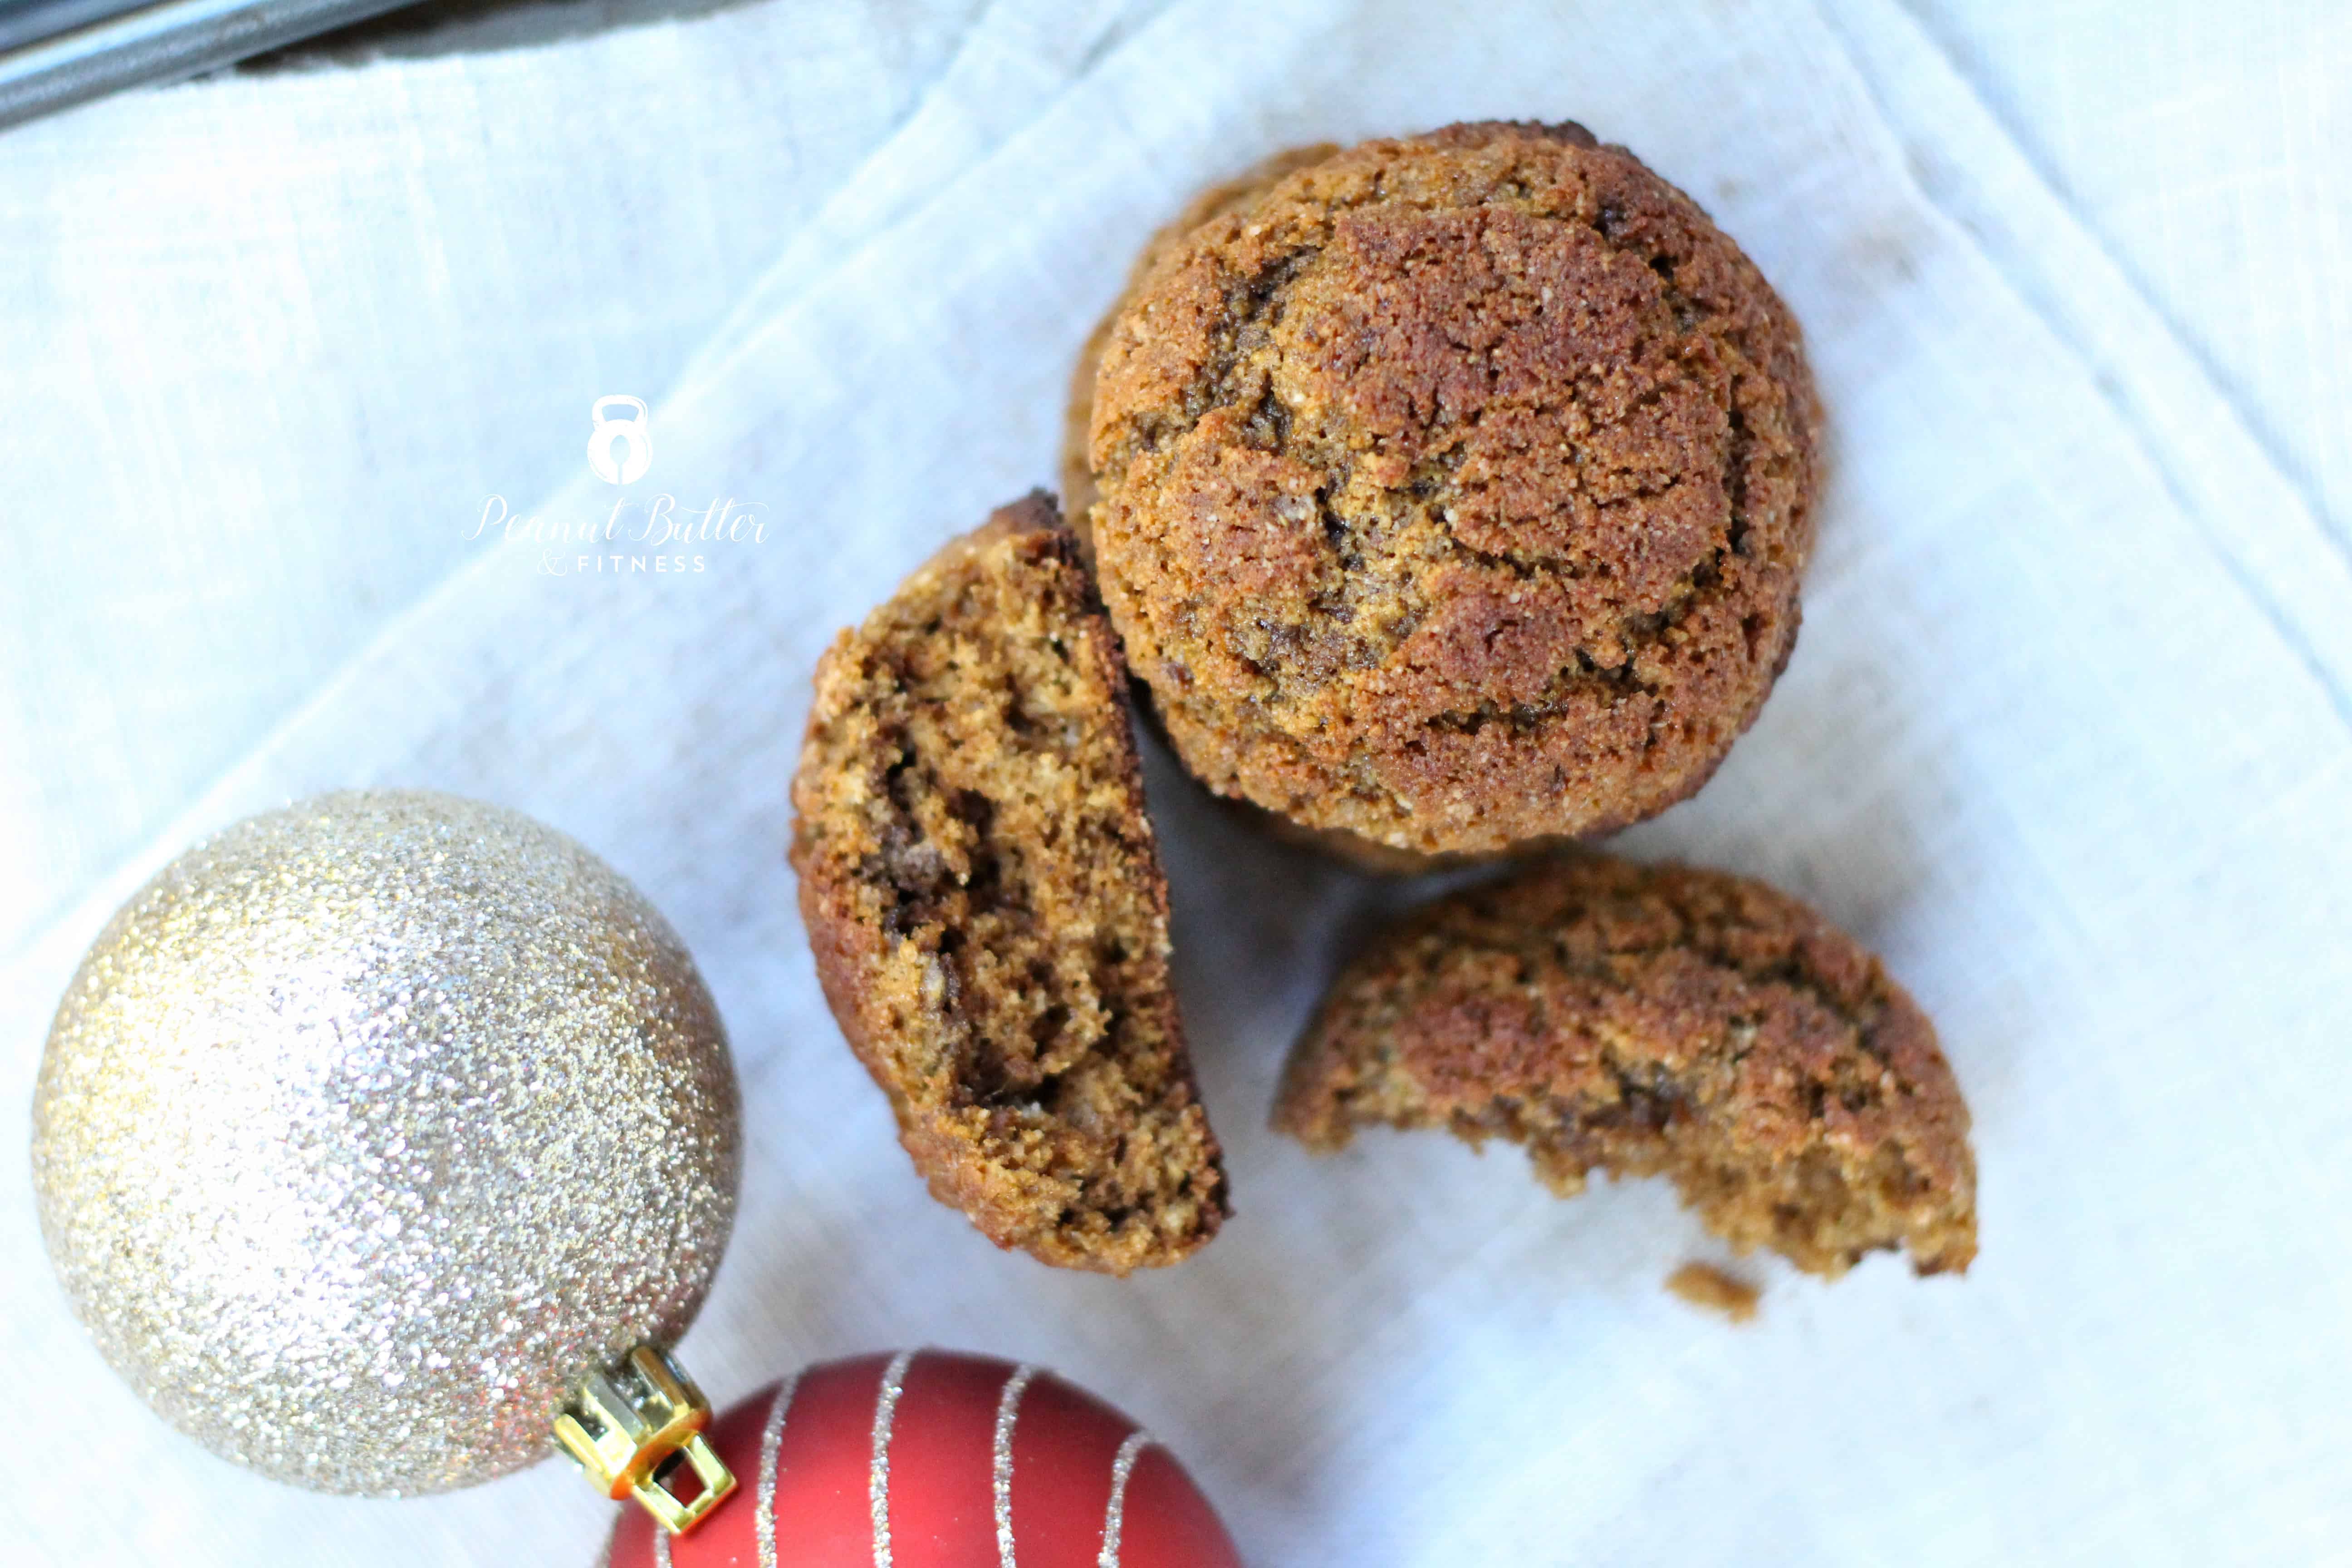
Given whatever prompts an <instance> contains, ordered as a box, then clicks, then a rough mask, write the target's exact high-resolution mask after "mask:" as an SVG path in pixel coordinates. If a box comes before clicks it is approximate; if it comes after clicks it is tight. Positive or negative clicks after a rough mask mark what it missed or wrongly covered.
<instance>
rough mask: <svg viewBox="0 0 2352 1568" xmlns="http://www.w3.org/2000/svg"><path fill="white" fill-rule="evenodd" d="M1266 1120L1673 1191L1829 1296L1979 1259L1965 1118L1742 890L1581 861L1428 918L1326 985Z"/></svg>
mask: <svg viewBox="0 0 2352 1568" xmlns="http://www.w3.org/2000/svg"><path fill="white" fill-rule="evenodd" d="M1275 1123H1276V1126H1277V1127H1278V1128H1280V1129H1282V1130H1283V1131H1288V1132H1290V1133H1292V1134H1293V1135H1295V1136H1297V1138H1299V1139H1301V1140H1303V1141H1304V1142H1307V1144H1308V1145H1309V1146H1311V1147H1314V1148H1317V1149H1324V1150H1329V1149H1336V1148H1338V1147H1339V1146H1341V1145H1343V1144H1345V1143H1346V1142H1348V1141H1349V1136H1350V1135H1351V1133H1352V1132H1353V1131H1354V1129H1355V1128H1357V1127H1359V1126H1362V1125H1366V1124H1370V1123H1385V1124H1388V1125H1391V1126H1396V1127H1408V1128H1409V1127H1444V1128H1447V1129H1449V1130H1451V1131H1454V1132H1456V1133H1458V1134H1460V1135H1462V1136H1464V1137H1465V1138H1468V1139H1471V1140H1473V1141H1474V1142H1475V1141H1480V1140H1483V1139H1486V1138H1488V1137H1501V1138H1507V1139H1510V1140H1512V1141H1513V1142H1520V1143H1524V1144H1526V1145H1527V1146H1528V1152H1529V1154H1530V1156H1531V1157H1532V1159H1533V1161H1534V1163H1535V1166H1536V1169H1537V1172H1538V1173H1539V1174H1540V1175H1541V1176H1542V1177H1543V1179H1544V1180H1545V1181H1546V1182H1547V1183H1548V1184H1549V1185H1550V1186H1551V1187H1552V1189H1553V1190H1554V1191H1556V1192H1558V1193H1559V1194H1560V1195H1561V1196H1563V1197H1565V1196H1569V1195H1570V1194H1575V1193H1577V1192H1580V1191H1581V1190H1582V1189H1583V1186H1584V1183H1585V1179H1586V1177H1587V1175H1588V1174H1589V1173H1591V1172H1592V1171H1594V1170H1602V1171H1606V1172H1609V1173H1612V1174H1614V1175H1622V1176H1646V1175H1666V1176H1669V1177H1671V1178H1673V1180H1674V1181H1675V1184H1676V1185H1677V1186H1678V1187H1679V1188H1680V1189H1681V1192H1682V1196H1683V1200H1684V1202H1685V1203H1686V1204H1688V1205H1690V1206H1691V1207H1692V1208H1694V1209H1696V1211H1697V1212H1698V1214H1699V1216H1700V1218H1701V1219H1702V1220H1703V1221H1704V1222H1705V1223H1706V1226H1707V1227H1708V1228H1709V1229H1710V1230H1713V1231H1714V1232H1715V1233H1716V1234H1717V1235H1718V1236H1721V1237H1724V1238H1725V1239H1726V1240H1727V1241H1729V1242H1730V1243H1731V1244H1732V1245H1733V1246H1734V1247H1737V1248H1738V1249H1739V1250H1740V1251H1742V1252H1746V1251H1748V1250H1749V1249H1751V1248H1754V1247H1771V1248H1773V1249H1774V1250H1776V1251H1778V1252H1780V1253H1781V1254H1783V1255H1784V1256H1786V1257H1787V1258H1790V1260H1791V1261H1792V1262H1794V1263H1796V1264H1797V1265H1798V1267H1800V1268H1805V1269H1809V1270H1811V1271H1812V1272H1813V1273H1816V1274H1822V1275H1829V1276H1832V1277H1833V1276H1836V1275H1839V1274H1842V1273H1843V1272H1844V1271H1845V1270H1846V1269H1847V1268H1851V1267H1853V1264H1855V1263H1856V1262H1858V1261H1859V1260H1861V1259H1862V1258H1864V1257H1865V1256H1866V1255H1868V1254H1870V1253H1872V1252H1875V1251H1880V1250H1883V1249H1890V1248H1898V1247H1899V1248H1904V1249H1907V1250H1908V1252H1909V1253H1910V1257H1911V1262H1912V1266H1913V1268H1916V1270H1917V1271H1918V1272H1919V1273H1922V1274H1935V1273H1941V1272H1945V1271H1947V1270H1951V1271H1958V1270H1962V1269H1965V1268H1967V1267H1968V1265H1969V1259H1970V1258H1974V1257H1975V1256H1976V1247H1977V1237H1976V1161H1975V1157H1974V1155H1973V1154H1972V1153H1971V1152H1970V1151H1969V1141H1968V1133H1969V1112H1968V1107H1967V1105H1966V1103H1965V1102H1963V1100H1961V1098H1960V1092H1959V1088H1958V1085H1957V1084H1956V1083H1955V1082H1954V1081H1953V1078H1952V1071H1951V1068H1950V1067H1949V1066H1948V1064H1947V1063H1946V1062H1945V1060H1944V1057H1943V1053H1942V1052H1941V1051H1940V1050H1939V1049H1938V1048H1937V1044H1936V1032H1935V1027H1934V1026H1933V1025H1931V1024H1930V1023H1929V1022H1928V1021H1927V1016H1926V1015H1925V1014H1923V1013H1921V1012H1920V1010H1919V1008H1918V1007H1917V1005H1916V1004H1914V1003H1913V1002H1912V1000H1911V998H1910V997H1909V996H1908V995H1907V994H1905V992H1904V990H1903V988H1902V987H1901V986H1899V985H1897V984H1895V982H1894V981H1893V980H1892V979H1890V978H1889V977H1888V976H1887V973H1886V972H1885V968H1884V967H1883V966H1882V965H1881V964H1880V963H1879V962H1878V960H1877V959H1876V958H1874V957H1873V956H1872V955H1871V954H1870V953H1869V952H1866V951H1864V949H1863V948H1862V947H1861V946H1860V945H1859V944H1858V943H1856V942H1854V941H1853V939H1852V938H1851V937H1848V936H1846V935H1845V934H1844V933H1843V932H1842V931H1838V930H1836V929H1835V928H1833V927H1832V926H1831V925H1830V924H1829V923H1828V922H1827V921H1824V920H1822V918H1821V917H1820V916H1819V915H1817V914H1815V913H1814V912H1813V911H1812V910H1810V909H1807V908H1806V907H1805V906H1804V905H1802V904H1800V903H1799V902H1797V901H1796V900H1793V899H1790V898H1788V897H1786V896H1784V895H1782V894H1780V893H1778V892H1776V891H1774V890H1773V889H1770V888H1768V887H1765V886H1764V885H1763V884H1761V883H1759V882H1753V881H1749V880H1747V879H1743V878H1738V877H1731V876H1727V875H1724V874H1721V873H1719V872H1712V871H1702V870H1692V869H1688V868H1683V867H1676V866H1660V867H1646V866H1638V865H1634V864H1632V863H1630V862H1627V861H1623V860H1617V859H1612V858H1607V857H1603V856H1600V855H1591V854H1579V855H1573V856H1570V857H1566V858H1559V859H1556V860H1552V861H1548V862H1542V863H1538V865H1536V866H1534V867H1533V868H1530V869H1528V870H1527V871H1525V872H1522V873H1520V874H1517V875H1515V876H1512V877H1509V878H1507V879H1502V880H1499V881H1495V882H1490V883H1486V884H1485V885H1482V886H1478V887H1474V888H1471V889H1467V890H1465V891H1462V892H1459V893H1456V894H1454V895H1453V896H1451V897H1448V898H1444V899H1441V900H1437V901H1436V902H1434V903H1433V904H1431V905H1429V906H1427V907H1425V908H1424V909H1423V910H1419V911H1417V912H1416V913H1415V914H1413V915H1412V916H1411V917H1409V918H1407V919H1406V920H1405V921H1403V922H1402V923H1401V924H1400V925H1398V926H1397V927H1395V928H1393V929H1392V930H1391V931H1389V932H1387V933H1386V934H1385V935H1383V936H1382V937H1381V939H1379V940H1378V941H1377V942H1375V943H1374V945H1373V946H1372V947H1371V949H1370V951H1368V952H1365V953H1364V954H1362V955H1361V956H1360V957H1359V958H1358V959H1357V960H1356V961H1355V962H1354V963H1352V964H1350V965H1349V967H1348V969H1347V970H1346V972H1345V973H1342V974H1341V975H1340V977H1339V982H1338V983H1337V984H1335V985H1334V986H1333V988H1332V990H1331V992H1330V994H1329V995H1328V997H1326V999H1325V1001H1324V1004H1323V1007H1322V1010H1321V1013H1320V1014H1319V1016H1318V1017H1317V1019H1316V1020H1315V1022H1314V1024H1313V1025H1312V1026H1310V1027H1309V1029H1308V1031H1307V1035H1306V1037H1304V1038H1303V1039H1302V1040H1301V1042H1300V1043H1299V1045H1298V1047H1297V1050H1296V1051H1295V1052H1294V1053H1293V1055H1292V1057H1291V1060H1290V1063H1289V1066H1288V1068H1287V1069H1286V1076H1285V1080H1284V1085H1283V1089H1282V1094H1281V1098H1280V1100H1279V1101H1278V1103H1277V1105H1276V1111H1275Z"/></svg>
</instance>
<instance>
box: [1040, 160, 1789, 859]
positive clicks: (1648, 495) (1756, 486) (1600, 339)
mask: <svg viewBox="0 0 2352 1568" xmlns="http://www.w3.org/2000/svg"><path fill="white" fill-rule="evenodd" d="M1318 151H1319V150H1310V152H1309V153H1305V154H1301V155H1299V156H1298V158H1297V164H1298V166H1286V164H1284V163H1276V164H1274V165H1270V166H1269V167H1268V168H1267V169H1266V170H1265V171H1261V172H1260V174H1257V175H1255V176H1253V177H1249V178H1245V179H1244V180H1243V181H1240V182H1236V183H1235V184H1233V185H1230V186H1227V187H1223V188H1221V189H1220V190H1217V191H1213V192H1212V193H1210V194H1209V195H1208V196H1206V197H1204V198H1202V203H1201V204H1198V205H1196V208H1195V209H1194V213H1193V214H1188V216H1198V221H1197V222H1195V223H1194V225H1193V226H1192V228H1191V229H1190V230H1189V231H1187V232H1185V233H1183V234H1182V235H1181V236H1176V237H1170V236H1168V235H1163V236H1162V237H1160V239H1158V240H1155V241H1154V243H1153V244H1152V246H1151V247H1149V248H1148V249H1147V251H1146V254H1145V256H1144V258H1143V261H1142V263H1141V265H1140V268H1139V276H1138V277H1137V279H1135V281H1134V282H1133V284H1132V285H1131V287H1130V289H1129V293H1128V296H1127V297H1126V299H1125V300H1123V301H1122V303H1121V305H1120V307H1119V308H1118V310H1117V311H1116V312H1115V315H1114V317H1113V319H1112V321H1110V323H1109V325H1108V329H1107V330H1106V331H1103V332H1101V333H1100V334H1098V338H1097V342H1096V343H1094V344H1091V345H1089V354H1090V355H1093V354H1098V364H1097V369H1096V371H1095V374H1093V376H1092V377H1091V378H1090V384H1088V378H1086V377H1085V375H1084V372H1083V370H1082V371H1081V384H1080V385H1079V386H1078V387H1077V388H1076V394H1077V395H1076V397H1075V398H1074V404H1083V405H1085V408H1084V416H1085V418H1086V421H1087V431H1088V436H1087V475H1086V477H1085V479H1078V478H1076V477H1075V476H1073V477H1072V478H1070V479H1067V480H1066V483H1067V484H1068V486H1069V489H1071V491H1072V492H1073V494H1074V495H1076V496H1081V497H1084V496H1087V495H1089V494H1091V496H1092V498H1093V499H1092V503H1091V506H1090V509H1089V516H1088V520H1087V521H1088V523H1089V525H1090V527H1091V531H1092V542H1093V547H1094V550H1095V552H1096V557H1097V565H1098V569H1099V572H1100V575H1101V581H1102V591H1103V595H1104V598H1105V601H1106V603H1107V605H1108V608H1109V611H1110V614H1111V616H1112V619H1113V621H1114V623H1115V624H1116V625H1117V626H1118V630H1119V633H1120V635H1121V636H1122V637H1124V638H1125V639H1126V643H1127V649H1128V653H1129V659H1130V662H1131V664H1132V667H1133V669H1134V672H1135V674H1136V676H1137V678H1138V679H1139V680H1141V681H1143V682H1145V683H1147V684H1148V686H1149V688H1150V699H1151V701H1152V702H1153V704H1154V706H1155V708H1156V710H1157V711H1158V714H1159V716H1160V720H1161V721H1162V722H1163V723H1164V724H1165V726H1166V728H1167V731H1168V733H1169V736H1170V739H1171V742H1172V743H1173V745H1174V747H1175V749H1176V751H1177V752H1178V753H1179V755H1180V756H1181V757H1182V759H1183V760H1184V762H1185V763H1186V764H1187V765H1188V766H1189V767H1190V768H1191V769H1192V772H1193V773H1195V774H1197V775H1198V776H1199V777H1200V778H1202V780H1203V781H1204V782H1205V783H1207V784H1209V785H1210V786H1211V787H1212V788H1213V789H1215V790H1217V791H1219V792H1220V793H1222V794H1226V795H1237V796H1240V797H1242V798H1244V799H1247V800H1250V801H1252V802H1255V804H1257V805H1261V806H1263V807H1265V808H1266V809H1268V810H1270V811H1273V812H1276V813H1277V814H1280V815H1281V816H1286V817H1288V818H1290V819H1292V820H1294V821H1296V822H1297V823H1299V824H1301V825H1303V826H1307V827H1310V828H1315V829H1321V830H1327V831H1329V832H1334V833H1339V834H1345V835H1349V836H1352V837H1356V838H1358V839H1361V840H1364V841H1367V842H1369V843H1370V844H1374V845H1379V846H1381V847H1387V848H1390V849H1391V850H1404V851H1409V852H1412V853H1414V854H1425V855H1436V854H1446V853H1467V854H1492V853H1497V852H1502V851H1506V850H1510V849H1513V848H1521V847H1526V846H1528V844H1530V843H1532V842H1537V841H1542V840H1546V839H1552V838H1559V837H1571V836H1577V835H1589V834H1592V833H1598V832H1601V831H1605V830H1608V829H1610V828H1612V827H1617V826H1623V825H1625V824H1627V823H1630V822H1634V821H1638V820H1640V819H1642V818H1643V817H1645V816H1651V815H1654V813H1656V812H1658V811H1660V810H1663V809H1664V807H1666V806H1667V805H1672V804H1673V803H1674V802H1675V801H1677V800H1680V799H1682V798H1683V797H1684V796H1685V795H1689V794H1690V793H1691V792H1692V791H1694V790H1696V788H1697V787H1698V786H1699V785H1700V784H1703V783H1704V782H1705V781H1706V778H1707V776H1708V775H1709V774H1710V773H1712V772H1713V770H1714V768H1715V767H1716V766H1717V763H1719V762H1720V761H1721V759H1722V757H1723V755H1724V753H1725V752H1726V751H1727V750H1728V748H1729V747H1730V745H1731V743H1732V742H1733V741H1734V739H1736V738H1737V737H1738V734H1739V733H1740V732H1741V731H1743V730H1744V729H1746V727H1747V726H1748V724H1749V722H1751V721H1753V719H1754V718H1755V716H1756V713H1757V711H1758V710H1759V708H1760V707H1761V705H1762V703H1763V701H1764V699H1765V697H1766V696H1767V694H1768V693H1769V690H1770V689H1771V686H1772V682H1773V680H1774V679H1775V677H1776V676H1777V675H1778V673H1779V671H1780V668H1781V667H1782V665H1783V664H1784V663H1785V662H1786V660H1787V658H1788V657H1789V654H1790V649H1791V647H1793V645H1794V641H1795V637H1796V633H1797V623H1798V600H1797V591H1798V584H1799V578H1800V576H1801V572H1802V570H1803V567H1804V564H1805V561H1806V559H1807V556H1808V554H1809V553H1810V551H1811V539H1812V490H1813V483H1814V476H1813V454H1814V448H1815V446H1816V426H1817V425H1818V422H1819V412H1818V408H1817V405H1816V404H1815V401H1814V395H1813V392H1812V385H1811V375H1810V373H1809V372H1808V370H1807V368H1806V365H1805V362H1804V356H1803V352H1802V348H1801V342H1800V338H1799V333H1798V330H1797V327H1796V323H1795V321H1793V319H1792V318H1791V317H1790V314H1789V312H1788V310H1787V309H1786V308H1785V307H1784V306H1783V305H1782V304H1781V302H1780V299H1779V298H1778V296H1776V295H1775V294H1774V293H1773V291H1772V289H1770V287H1769V285H1768V284H1767V283H1766V282H1765V280H1764V279H1763V278H1762V276H1761V275H1760V274H1759V272H1758V271H1757V269H1756V268H1755V267H1754V265H1753V264H1752V263H1750V262H1749V260H1748V258H1747V257H1746V256H1745V255H1744V254H1743V253H1742V252H1741V251H1740V249H1739V247H1738V246H1737V245H1735V244H1733V243H1732V241H1731V240H1730V239H1728V238H1727V237H1725V236H1724V235H1723V233H1722V232H1721V231H1720V230H1718V229H1717V227H1716V226H1714V224H1713V223H1711V222H1710V221H1709V220H1708V219H1707V217H1706V215H1705V214H1704V213H1703V212H1701V211H1700V210H1699V208H1698V207H1697V206H1696V205H1695V204H1694V203H1692V202H1691V201H1690V200H1689V199H1688V198H1687V197H1685V195H1682V194H1681V193H1680V192H1679V191H1676V190H1675V188H1674V187H1673V186H1672V185H1669V184H1666V182H1664V180H1661V179H1660V178H1658V177H1657V176H1656V175H1655V174H1652V173H1651V172H1650V171H1649V170H1648V169H1647V168H1645V167H1644V166H1643V164H1642V163H1641V162H1640V161H1639V160H1638V159H1636V158H1635V157H1633V154H1631V153H1628V152H1626V151H1625V150H1623V149H1622V148H1617V147H1606V146H1601V145H1600V144H1599V143H1597V142H1595V141H1594V139H1593V138H1592V137H1591V135H1590V134H1589V133H1588V132H1585V131H1583V130H1582V128H1581V127H1578V126H1573V125H1560V126H1534V125H1505V124H1482V125H1461V126H1454V127H1450V128H1448V129H1447V130H1444V131H1442V132H1435V133H1433V134H1431V135H1427V136H1420V137H1413V138H1410V139H1407V140H1402V141H1390V142H1367V143H1365V144H1363V145H1361V146H1358V147H1354V148H1350V149H1348V150H1346V151H1344V152H1340V153H1332V154H1329V155H1327V156H1318V155H1316V153H1317V152H1318ZM1075 417H1076V416H1074V418H1075Z"/></svg>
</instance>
